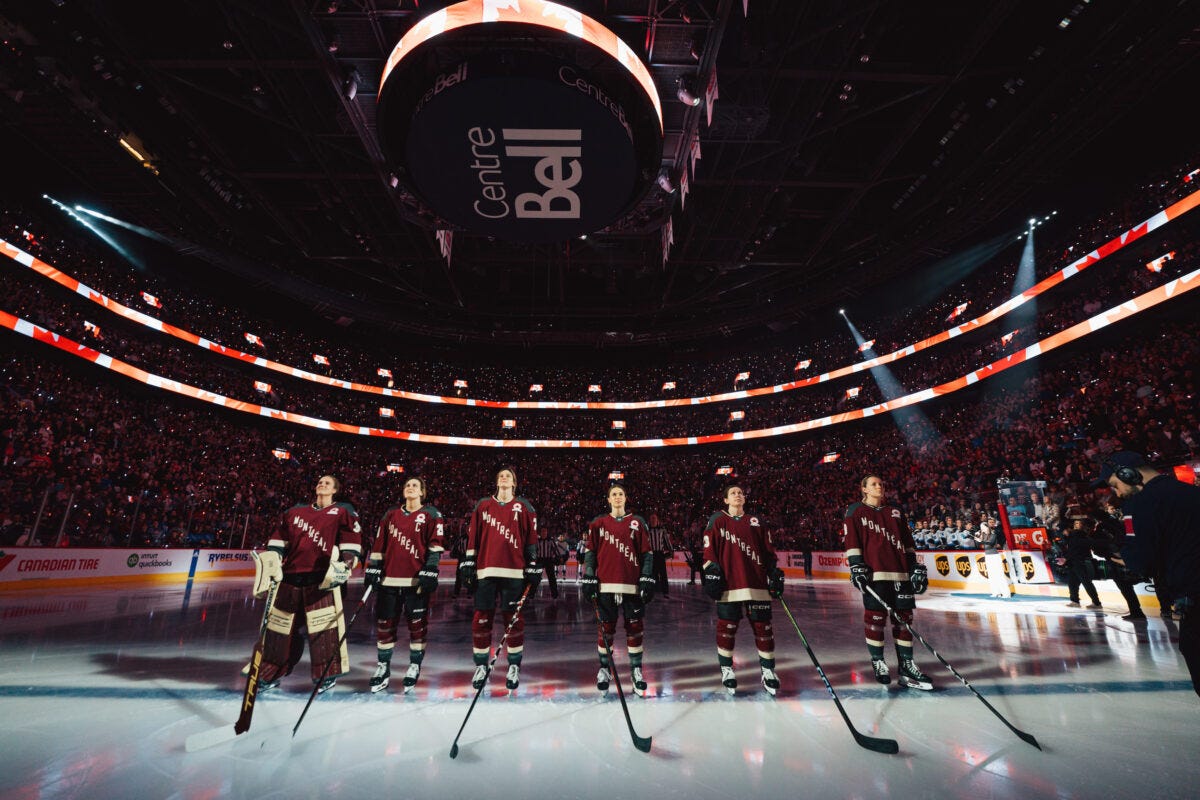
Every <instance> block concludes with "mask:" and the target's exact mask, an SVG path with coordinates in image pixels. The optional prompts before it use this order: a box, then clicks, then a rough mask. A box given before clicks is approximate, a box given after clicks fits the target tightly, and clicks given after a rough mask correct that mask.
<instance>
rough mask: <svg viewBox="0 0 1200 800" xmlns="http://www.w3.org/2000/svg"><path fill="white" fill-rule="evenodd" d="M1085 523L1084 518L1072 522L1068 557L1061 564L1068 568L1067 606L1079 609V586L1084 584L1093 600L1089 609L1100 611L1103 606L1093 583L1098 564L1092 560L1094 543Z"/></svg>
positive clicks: (1068, 532) (1069, 533)
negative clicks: (1068, 600)
mask: <svg viewBox="0 0 1200 800" xmlns="http://www.w3.org/2000/svg"><path fill="white" fill-rule="evenodd" d="M1083 523H1084V520H1083V518H1082V517H1076V518H1075V519H1073V520H1071V528H1070V529H1069V530H1068V531H1067V548H1066V550H1067V552H1066V556H1065V557H1064V558H1063V559H1061V560H1060V562H1059V563H1060V565H1062V564H1063V563H1064V562H1065V566H1066V568H1067V591H1068V592H1070V595H1071V600H1070V602H1068V603H1067V605H1068V606H1070V607H1071V608H1079V585H1080V584H1083V588H1084V590H1085V591H1086V592H1087V594H1088V597H1089V598H1091V600H1092V602H1091V603H1090V604H1089V605H1088V608H1089V609H1092V610H1098V609H1100V608H1102V607H1103V606H1101V605H1100V595H1098V594H1097V593H1096V584H1094V583H1092V579H1093V578H1095V577H1096V564H1095V561H1094V559H1093V558H1092V541H1091V538H1090V537H1089V536H1088V532H1087V529H1086V528H1085V527H1084V524H1083Z"/></svg>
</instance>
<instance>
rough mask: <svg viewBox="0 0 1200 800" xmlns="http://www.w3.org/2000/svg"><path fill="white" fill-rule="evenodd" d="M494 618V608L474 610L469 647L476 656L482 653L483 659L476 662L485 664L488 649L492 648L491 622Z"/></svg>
mask: <svg viewBox="0 0 1200 800" xmlns="http://www.w3.org/2000/svg"><path fill="white" fill-rule="evenodd" d="M495 618H496V609H494V608H493V609H489V610H488V611H476V612H475V615H474V617H473V619H472V621H471V647H472V648H473V649H474V651H475V655H476V657H478V656H480V655H482V656H483V661H476V662H475V663H476V664H486V663H487V654H488V651H489V650H491V649H492V622H493V620H495Z"/></svg>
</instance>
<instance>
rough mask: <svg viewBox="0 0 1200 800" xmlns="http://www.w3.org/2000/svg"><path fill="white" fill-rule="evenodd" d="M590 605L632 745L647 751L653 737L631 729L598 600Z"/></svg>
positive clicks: (644, 751)
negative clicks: (641, 734)
mask: <svg viewBox="0 0 1200 800" xmlns="http://www.w3.org/2000/svg"><path fill="white" fill-rule="evenodd" d="M592 607H593V608H594V609H596V624H597V625H598V626H599V627H600V638H601V639H602V640H603V641H604V652H605V654H607V655H608V669H609V670H610V672H611V673H612V679H613V683H615V684H616V685H617V697H618V698H619V699H620V701H621V710H622V711H624V712H625V724H626V725H628V726H629V738H631V739H632V740H633V746H634V747H636V748H637V749H638V750H641V751H642V752H643V753H649V752H650V742H651V740H652V739H653V738H654V737H653V736H638V734H637V731H635V730H634V729H633V720H631V719H630V718H629V705H628V704H627V703H626V702H625V691H624V690H623V689H621V679H620V678H619V677H617V662H616V661H615V660H614V659H613V651H612V643H611V642H610V641H609V640H608V636H606V635H605V634H604V623H603V621H602V620H601V619H600V601H599V600H597V599H593V600H592Z"/></svg>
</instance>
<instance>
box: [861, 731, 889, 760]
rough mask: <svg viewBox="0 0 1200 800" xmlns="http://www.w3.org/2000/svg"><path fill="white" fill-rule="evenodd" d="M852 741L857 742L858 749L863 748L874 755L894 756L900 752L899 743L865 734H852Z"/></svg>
mask: <svg viewBox="0 0 1200 800" xmlns="http://www.w3.org/2000/svg"><path fill="white" fill-rule="evenodd" d="M854 741H856V742H858V744H859V746H860V747H865V748H866V749H867V750H871V751H873V752H876V753H886V754H887V755H889V756H894V755H895V754H896V753H899V752H900V743H899V742H897V741H896V740H895V739H877V738H875V737H874V736H867V735H866V734H865V733H859V732H858V731H855V732H854Z"/></svg>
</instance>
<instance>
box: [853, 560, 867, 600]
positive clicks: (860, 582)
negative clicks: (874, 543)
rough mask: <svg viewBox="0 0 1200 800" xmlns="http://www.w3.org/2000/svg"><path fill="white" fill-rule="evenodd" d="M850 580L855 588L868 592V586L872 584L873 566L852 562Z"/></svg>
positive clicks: (864, 592)
mask: <svg viewBox="0 0 1200 800" xmlns="http://www.w3.org/2000/svg"><path fill="white" fill-rule="evenodd" d="M850 582H851V583H853V584H854V588H855V589H858V590H859V591H860V592H862V593H863V594H866V593H867V587H868V586H870V585H871V568H870V567H868V566H867V565H866V564H851V565H850Z"/></svg>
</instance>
